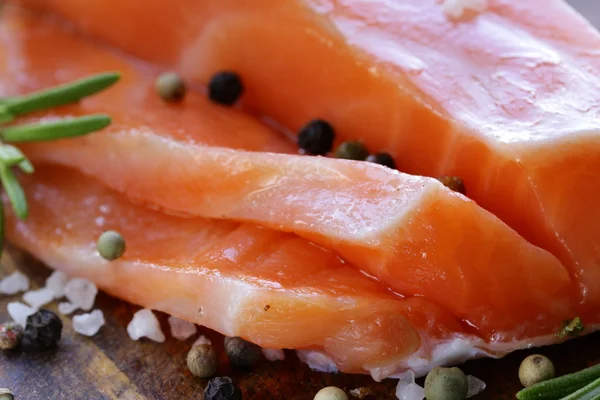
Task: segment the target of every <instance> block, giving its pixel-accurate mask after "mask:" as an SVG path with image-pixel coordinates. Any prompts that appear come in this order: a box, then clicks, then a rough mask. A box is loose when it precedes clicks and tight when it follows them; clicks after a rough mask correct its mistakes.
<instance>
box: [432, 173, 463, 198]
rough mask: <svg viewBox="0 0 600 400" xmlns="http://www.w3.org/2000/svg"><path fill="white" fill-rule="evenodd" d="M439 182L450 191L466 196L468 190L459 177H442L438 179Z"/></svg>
mask: <svg viewBox="0 0 600 400" xmlns="http://www.w3.org/2000/svg"><path fill="white" fill-rule="evenodd" d="M438 181H440V182H442V184H443V185H444V186H446V187H447V188H448V189H450V190H454V191H455V192H458V193H461V194H464V195H466V194H467V189H466V188H465V183H464V182H463V180H462V179H460V178H459V177H457V176H442V177H439V178H438Z"/></svg>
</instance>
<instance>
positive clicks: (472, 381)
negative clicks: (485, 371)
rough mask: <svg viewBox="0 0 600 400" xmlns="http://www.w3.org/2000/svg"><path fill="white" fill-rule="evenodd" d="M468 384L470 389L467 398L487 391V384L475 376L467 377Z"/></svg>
mask: <svg viewBox="0 0 600 400" xmlns="http://www.w3.org/2000/svg"><path fill="white" fill-rule="evenodd" d="M467 382H468V383H469V389H468V392H467V398H469V397H473V396H475V395H478V394H479V393H481V392H483V391H484V390H485V387H486V384H485V382H484V381H482V380H481V379H479V378H476V377H474V376H473V375H467Z"/></svg>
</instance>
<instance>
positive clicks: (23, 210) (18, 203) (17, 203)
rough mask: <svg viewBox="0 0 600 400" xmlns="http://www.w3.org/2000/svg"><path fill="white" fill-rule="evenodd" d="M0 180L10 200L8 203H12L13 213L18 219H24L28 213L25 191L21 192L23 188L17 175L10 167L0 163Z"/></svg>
mask: <svg viewBox="0 0 600 400" xmlns="http://www.w3.org/2000/svg"><path fill="white" fill-rule="evenodd" d="M0 180H1V181H2V186H4V190H5V191H6V194H7V195H8V199H9V200H10V204H11V205H12V208H13V210H15V214H17V217H19V218H20V219H26V218H27V215H28V214H29V210H28V208H27V199H25V193H24V192H23V188H22V187H21V185H20V184H19V181H18V180H17V177H16V176H15V174H13V172H12V171H11V169H10V167H7V166H6V165H0Z"/></svg>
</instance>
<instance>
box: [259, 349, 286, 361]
mask: <svg viewBox="0 0 600 400" xmlns="http://www.w3.org/2000/svg"><path fill="white" fill-rule="evenodd" d="M262 352H263V354H264V356H265V358H266V359H267V360H269V361H282V360H285V353H284V352H283V350H280V349H262Z"/></svg>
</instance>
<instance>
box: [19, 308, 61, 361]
mask: <svg viewBox="0 0 600 400" xmlns="http://www.w3.org/2000/svg"><path fill="white" fill-rule="evenodd" d="M62 327H63V324H62V321H61V320H60V318H58V316H57V315H56V314H54V313H53V312H52V311H50V310H45V309H41V310H39V311H38V312H36V313H35V314H32V315H30V316H28V317H27V324H26V325H25V331H24V332H23V339H22V340H21V347H22V348H23V349H25V350H32V351H37V350H45V349H49V348H52V347H55V346H56V344H57V343H58V341H59V340H60V337H61V334H62Z"/></svg>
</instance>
